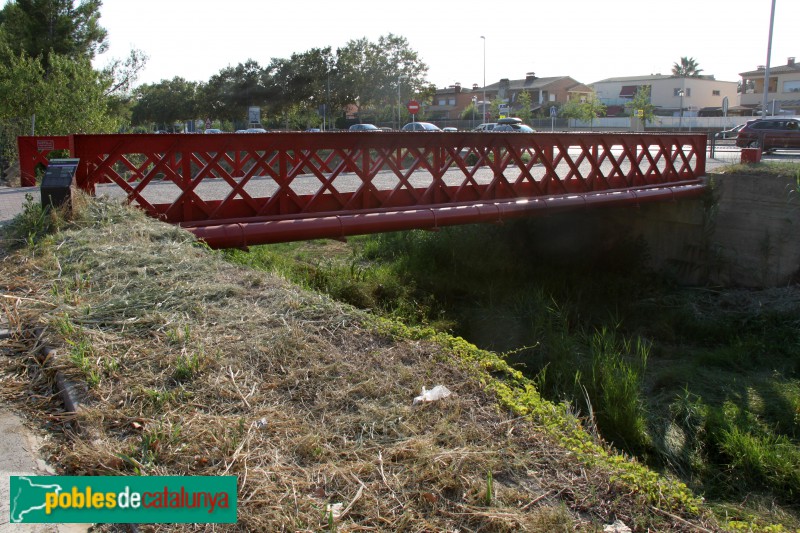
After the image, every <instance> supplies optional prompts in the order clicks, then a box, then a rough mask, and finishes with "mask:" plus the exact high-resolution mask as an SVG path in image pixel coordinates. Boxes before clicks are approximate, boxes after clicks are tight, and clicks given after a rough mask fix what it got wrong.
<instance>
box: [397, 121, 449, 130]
mask: <svg viewBox="0 0 800 533" xmlns="http://www.w3.org/2000/svg"><path fill="white" fill-rule="evenodd" d="M400 131H442V130H440V129H439V126H436V125H434V124H431V123H430V122H409V123H408V124H406V125H405V126H403V128H402V129H401V130H400Z"/></svg>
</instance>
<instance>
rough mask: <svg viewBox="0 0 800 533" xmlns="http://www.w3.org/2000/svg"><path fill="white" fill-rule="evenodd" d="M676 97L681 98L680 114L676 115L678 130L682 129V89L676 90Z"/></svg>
mask: <svg viewBox="0 0 800 533" xmlns="http://www.w3.org/2000/svg"><path fill="white" fill-rule="evenodd" d="M678 96H680V97H681V113H680V115H678V130H681V129H683V89H679V90H678Z"/></svg>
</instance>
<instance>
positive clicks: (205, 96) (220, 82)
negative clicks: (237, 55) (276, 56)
mask: <svg viewBox="0 0 800 533" xmlns="http://www.w3.org/2000/svg"><path fill="white" fill-rule="evenodd" d="M273 61H274V60H273ZM277 94H278V90H277V89H276V88H274V87H273V84H272V82H271V81H270V76H269V74H268V72H267V70H266V69H264V68H262V67H261V65H259V64H258V62H257V61H254V60H252V59H248V60H247V61H246V62H244V63H239V64H238V65H236V66H235V67H230V66H229V67H226V68H224V69H222V70H221V71H220V72H219V74H215V75H214V76H212V77H211V79H210V80H208V83H206V84H204V85H201V86H199V87H198V88H197V103H198V107H197V111H198V112H200V113H202V114H204V115H207V116H209V117H214V118H222V119H225V120H230V121H232V122H234V123H237V122H238V123H239V124H241V123H242V122H244V121H245V120H246V119H247V109H248V108H249V107H250V106H258V107H262V106H265V105H267V103H268V102H269V101H270V100H271V99H274V98H275V97H276V95H277Z"/></svg>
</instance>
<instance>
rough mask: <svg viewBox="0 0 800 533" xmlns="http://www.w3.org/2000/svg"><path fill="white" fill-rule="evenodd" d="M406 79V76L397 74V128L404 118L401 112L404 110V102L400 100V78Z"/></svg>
mask: <svg viewBox="0 0 800 533" xmlns="http://www.w3.org/2000/svg"><path fill="white" fill-rule="evenodd" d="M403 79H405V76H397V129H398V130H399V129H400V122H401V121H402V118H401V117H400V114H401V113H402V112H403V111H402V110H403V104H402V102H401V100H400V80H403Z"/></svg>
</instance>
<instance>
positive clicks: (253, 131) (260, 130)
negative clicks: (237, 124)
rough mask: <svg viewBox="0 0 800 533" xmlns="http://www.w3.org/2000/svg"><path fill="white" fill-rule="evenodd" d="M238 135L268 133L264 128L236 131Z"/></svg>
mask: <svg viewBox="0 0 800 533" xmlns="http://www.w3.org/2000/svg"><path fill="white" fill-rule="evenodd" d="M236 133H268V132H267V130H265V129H264V128H247V129H246V130H236Z"/></svg>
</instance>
